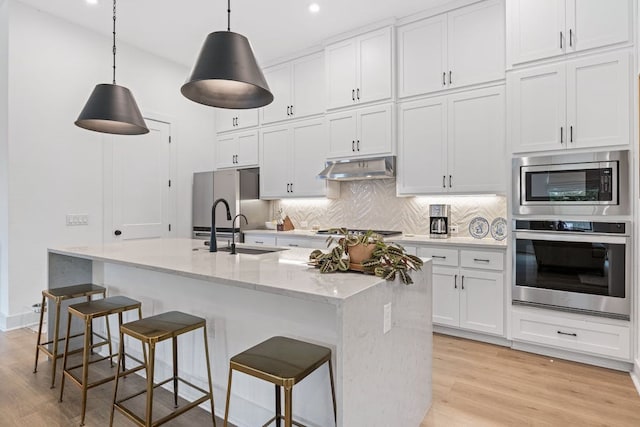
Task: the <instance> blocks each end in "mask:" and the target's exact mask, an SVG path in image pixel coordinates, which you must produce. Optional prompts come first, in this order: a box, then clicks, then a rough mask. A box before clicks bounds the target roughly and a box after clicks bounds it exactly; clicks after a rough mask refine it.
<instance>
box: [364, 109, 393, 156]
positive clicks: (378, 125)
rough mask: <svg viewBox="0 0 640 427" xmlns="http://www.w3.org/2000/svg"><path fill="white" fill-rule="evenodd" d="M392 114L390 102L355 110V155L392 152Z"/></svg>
mask: <svg viewBox="0 0 640 427" xmlns="http://www.w3.org/2000/svg"><path fill="white" fill-rule="evenodd" d="M392 115H393V106H392V104H382V105H376V106H374V107H368V108H360V109H358V110H357V128H358V138H356V145H355V154H356V155H370V154H392V151H393V149H392V141H393V136H392V134H391V129H392Z"/></svg>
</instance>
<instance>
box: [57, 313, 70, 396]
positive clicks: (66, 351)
mask: <svg viewBox="0 0 640 427" xmlns="http://www.w3.org/2000/svg"><path fill="white" fill-rule="evenodd" d="M70 333H71V315H70V314H69V315H68V316H67V335H66V336H67V337H68V336H69V334H70ZM69 341H71V340H64V357H63V358H62V378H61V380H60V399H59V401H60V402H62V395H63V394H64V379H65V372H66V370H67V355H68V354H69Z"/></svg>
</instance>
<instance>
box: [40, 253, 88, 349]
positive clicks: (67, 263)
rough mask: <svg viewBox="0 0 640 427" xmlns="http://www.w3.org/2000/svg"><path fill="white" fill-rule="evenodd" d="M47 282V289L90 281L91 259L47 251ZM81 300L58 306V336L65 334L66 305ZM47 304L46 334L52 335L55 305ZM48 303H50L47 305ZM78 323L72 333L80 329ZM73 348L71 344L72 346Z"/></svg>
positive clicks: (65, 302) (66, 302) (78, 300)
mask: <svg viewBox="0 0 640 427" xmlns="http://www.w3.org/2000/svg"><path fill="white" fill-rule="evenodd" d="M48 255H49V259H48V262H49V283H48V289H54V288H62V287H65V286H72V285H81V284H84V283H92V268H93V267H92V261H91V260H88V259H84V258H77V257H72V256H67V255H60V254H56V253H52V252H49V253H48ZM81 301H83V300H80V299H74V300H69V301H64V302H63V303H62V306H61V308H60V327H59V331H60V332H59V333H60V336H61V337H63V336H65V333H66V328H67V307H69V304H75V303H78V302H81ZM47 304H48V308H47V311H48V314H47V336H48V337H53V328H54V325H55V314H56V311H55V305H54V304H50V301H48V302H47ZM49 304H50V305H49ZM81 330H82V328H80V327H79V326H78V325H75V324H74V325H73V330H72V333H74V334H75V333H77V332H79V331H81ZM60 345H64V342H61V343H60ZM72 348H73V346H72ZM58 351H59V352H62V351H63V349H62V348H61V347H59V350H58Z"/></svg>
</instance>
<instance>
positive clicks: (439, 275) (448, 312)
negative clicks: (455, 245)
mask: <svg viewBox="0 0 640 427" xmlns="http://www.w3.org/2000/svg"><path fill="white" fill-rule="evenodd" d="M432 280H433V299H432V301H433V303H432V308H433V323H437V324H439V325H447V326H453V327H456V328H457V327H459V326H460V292H459V289H458V286H459V285H458V283H459V278H458V269H457V268H447V267H433V274H432Z"/></svg>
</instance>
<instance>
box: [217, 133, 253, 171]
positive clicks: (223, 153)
mask: <svg viewBox="0 0 640 427" xmlns="http://www.w3.org/2000/svg"><path fill="white" fill-rule="evenodd" d="M215 164H216V169H221V168H240V167H250V166H258V132H257V131H248V132H234V133H230V134H225V135H221V136H218V138H217V139H216V157H215Z"/></svg>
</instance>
